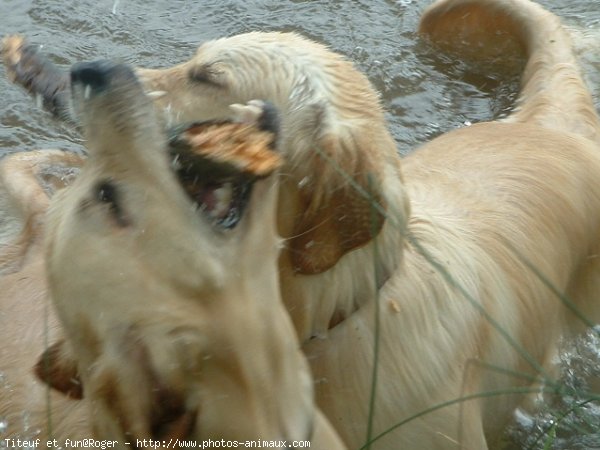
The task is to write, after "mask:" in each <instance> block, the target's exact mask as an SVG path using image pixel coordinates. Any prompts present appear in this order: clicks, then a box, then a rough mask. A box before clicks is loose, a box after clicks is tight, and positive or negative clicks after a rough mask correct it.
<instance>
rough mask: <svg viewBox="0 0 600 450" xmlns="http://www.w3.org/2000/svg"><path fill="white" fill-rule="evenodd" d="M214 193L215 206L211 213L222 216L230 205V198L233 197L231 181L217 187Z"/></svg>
mask: <svg viewBox="0 0 600 450" xmlns="http://www.w3.org/2000/svg"><path fill="white" fill-rule="evenodd" d="M214 195H215V200H216V202H215V208H214V212H213V214H214V215H215V216H216V217H221V216H223V215H224V214H225V213H226V212H227V211H228V210H229V206H230V205H231V200H232V199H233V185H232V184H231V183H225V184H223V186H221V187H220V188H218V189H215V191H214Z"/></svg>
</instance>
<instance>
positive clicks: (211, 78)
mask: <svg viewBox="0 0 600 450" xmlns="http://www.w3.org/2000/svg"><path fill="white" fill-rule="evenodd" d="M220 74H221V72H220V71H219V70H217V69H215V67H214V66H213V65H211V64H203V65H199V66H195V67H192V68H191V69H190V70H189V72H188V78H189V79H190V81H192V82H193V83H202V84H209V85H212V86H216V87H222V86H223V83H222V80H221V77H220Z"/></svg>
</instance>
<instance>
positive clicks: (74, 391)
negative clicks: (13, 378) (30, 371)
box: [34, 340, 83, 399]
mask: <svg viewBox="0 0 600 450" xmlns="http://www.w3.org/2000/svg"><path fill="white" fill-rule="evenodd" d="M34 372H35V374H36V376H37V377H38V378H39V379H40V380H41V381H43V382H44V383H46V384H47V385H49V386H50V387H52V388H54V389H56V390H57V391H60V392H62V393H63V394H65V395H67V396H68V397H71V398H74V399H81V398H83V385H82V384H81V381H80V379H79V373H78V369H77V361H76V360H75V358H74V357H73V355H72V353H71V350H70V348H69V346H68V345H67V343H66V342H65V341H63V340H60V341H58V342H55V343H54V344H53V345H51V346H50V347H48V348H47V349H46V351H44V353H42V356H40V359H39V360H38V362H37V364H36V365H35V367H34Z"/></svg>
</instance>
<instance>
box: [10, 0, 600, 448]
mask: <svg viewBox="0 0 600 450" xmlns="http://www.w3.org/2000/svg"><path fill="white" fill-rule="evenodd" d="M420 32H421V33H422V35H423V36H424V37H426V38H428V39H429V40H430V41H432V42H433V43H434V44H437V45H440V47H446V48H450V49H453V50H455V51H457V52H458V53H459V54H468V55H469V56H470V57H473V56H475V57H477V56H480V57H482V58H486V57H495V58H497V57H502V55H503V53H502V52H511V51H522V52H523V53H524V54H525V56H526V58H527V64H526V66H525V70H524V74H523V80H522V89H521V92H520V96H519V100H518V105H517V108H516V110H515V112H514V113H513V114H511V115H510V116H509V117H508V118H506V119H504V120H502V121H495V122H489V123H481V124H476V125H473V126H470V127H466V128H462V129H459V130H455V131H453V132H450V133H447V134H445V135H443V136H441V137H439V138H437V139H435V140H433V141H432V142H430V143H428V144H426V145H425V146H423V147H422V148H420V149H418V150H417V151H415V152H414V153H412V154H411V155H410V156H408V157H407V158H404V159H403V160H400V158H399V157H398V156H397V153H396V148H395V145H394V142H393V140H392V138H391V137H390V135H389V132H388V131H387V129H386V126H385V122H384V120H383V115H382V112H381V107H380V105H379V100H378V97H377V94H376V93H375V92H374V90H373V88H372V87H371V85H370V84H369V82H368V81H367V79H366V78H365V77H364V76H363V75H361V74H360V73H359V72H358V71H356V70H355V69H354V68H353V66H352V65H351V64H350V63H349V62H347V61H345V60H344V59H343V58H341V57H340V56H339V55H336V54H334V53H332V52H331V51H329V50H327V49H326V48H325V47H323V46H322V45H319V44H316V43H313V42H310V41H308V40H307V39H304V38H302V37H300V36H297V35H295V34H287V33H249V34H244V35H240V36H234V37H230V38H225V39H219V40H216V41H210V42H207V43H204V44H202V45H201V46H200V48H199V49H198V52H197V53H196V55H195V56H194V57H193V58H192V59H191V60H190V61H188V62H185V63H183V64H180V65H177V66H175V67H173V68H170V69H164V70H145V69H139V70H138V74H139V76H140V77H141V79H142V80H143V84H144V86H145V88H146V90H147V91H148V92H149V95H151V96H153V97H154V98H155V104H156V105H157V107H158V108H159V110H161V111H163V112H164V116H165V119H166V121H167V122H168V123H179V122H182V121H189V120H206V119H211V118H218V117H223V116H224V115H225V114H226V111H227V109H226V108H227V106H228V105H229V104H230V103H235V102H246V101H248V100H250V99H252V98H264V99H266V100H269V101H271V102H273V103H274V104H275V105H276V106H277V107H278V108H279V109H280V110H281V111H282V129H281V136H280V142H281V148H282V149H283V153H284V155H285V160H286V162H285V164H284V166H283V168H282V177H281V181H280V187H279V204H278V207H277V229H278V232H279V233H280V234H281V236H282V237H283V238H284V239H285V244H286V245H285V247H284V249H283V251H282V253H281V256H280V258H279V272H280V284H281V293H282V297H283V301H284V303H285V304H286V307H287V310H288V311H289V314H290V316H291V318H292V321H293V323H294V325H295V328H296V330H297V332H298V335H299V337H300V340H301V342H303V344H304V352H305V354H306V355H307V356H308V358H309V361H310V364H311V367H312V370H313V377H314V380H315V382H316V391H317V400H318V403H319V405H320V406H321V407H322V409H323V410H324V412H325V413H326V415H327V416H328V417H329V419H330V420H331V421H332V423H333V425H334V427H335V428H336V430H337V431H338V432H339V433H340V434H341V436H342V437H343V439H344V441H345V442H346V444H347V445H348V446H349V447H350V448H358V447H360V446H361V445H363V444H365V442H366V441H372V445H371V448H373V449H396V448H411V449H449V448H464V449H486V448H489V447H494V446H495V445H496V443H497V440H498V438H499V436H500V434H501V431H502V430H503V428H504V426H505V424H506V421H507V420H509V418H510V414H511V412H512V411H513V410H514V408H515V407H516V406H517V405H518V404H519V402H521V401H522V395H518V393H523V391H527V390H528V389H530V388H531V389H533V388H534V387H535V386H536V383H534V382H533V380H536V379H537V380H540V381H543V382H544V383H545V386H549V387H551V386H552V378H551V375H550V374H549V373H548V371H547V365H546V364H547V362H548V361H549V359H550V357H551V356H552V354H553V353H554V351H555V344H556V341H557V340H558V339H559V337H560V336H562V335H563V334H565V333H569V332H573V331H576V330H578V329H580V328H582V325H585V324H583V323H582V321H581V317H584V318H587V320H588V322H589V323H593V322H595V321H597V320H598V318H599V316H600V311H599V310H600V301H599V300H598V296H599V292H600V277H599V275H600V273H599V272H600V267H599V264H600V262H599V258H598V257H597V255H598V251H599V250H600V249H599V244H600V242H599V237H600V235H599V232H600V177H599V175H600V153H599V152H600V148H599V144H600V139H599V138H598V132H599V130H600V124H599V121H598V116H597V114H596V111H595V109H594V105H593V103H592V100H591V98H590V95H589V92H588V90H587V88H586V86H585V84H584V82H583V81H582V78H581V74H580V72H579V67H578V65H577V62H576V60H575V57H574V55H573V52H572V49H571V44H570V39H569V36H568V35H567V33H566V32H565V30H564V29H563V27H562V26H561V24H560V21H559V20H558V19H557V18H556V17H555V16H554V15H552V14H551V13H549V12H547V11H545V10H544V9H543V8H541V7H540V6H539V5H537V4H535V3H533V2H531V1H529V0H441V1H438V2H436V3H435V4H434V5H432V6H431V7H430V8H429V9H428V10H427V11H426V12H425V14H424V16H423V18H422V21H421V26H420ZM499 44H502V45H499ZM505 44H506V45H505ZM17 81H18V80H17ZM29 88H30V89H35V86H33V88H32V87H31V86H29ZM50 97H52V96H50ZM59 106H60V105H59ZM401 165H402V173H401V169H400V166H401ZM148 282H149V283H150V282H151V279H150V280H148ZM567 299H568V300H569V302H568V304H567V305H565V303H567ZM461 399H462V400H461Z"/></svg>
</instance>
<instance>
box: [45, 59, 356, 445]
mask: <svg viewBox="0 0 600 450" xmlns="http://www.w3.org/2000/svg"><path fill="white" fill-rule="evenodd" d="M71 78H72V82H71V89H72V91H73V97H74V103H75V106H76V109H77V110H78V111H79V114H80V115H81V123H82V125H83V131H84V135H85V137H86V141H87V148H88V151H89V158H88V160H87V161H86V164H85V165H84V167H83V168H82V170H81V173H80V174H79V176H78V177H77V179H76V180H75V181H74V182H73V184H72V185H71V186H70V187H69V188H67V189H64V190H63V191H61V192H60V193H58V194H56V195H55V197H54V199H53V202H52V204H51V206H50V209H49V214H48V218H47V223H46V260H47V267H48V280H49V286H50V291H51V296H52V299H53V302H54V305H55V306H56V310H57V312H58V314H59V316H60V319H61V322H62V324H63V326H64V329H65V332H66V335H67V340H68V342H69V343H71V344H72V348H73V355H74V359H75V361H77V368H78V373H79V378H80V380H81V382H82V385H83V391H84V394H85V399H86V400H87V402H88V403H89V417H90V421H91V423H92V426H93V431H94V436H95V437H96V438H98V439H106V440H111V439H114V440H116V441H117V443H118V444H117V445H118V447H120V448H130V447H134V448H140V447H143V446H146V445H147V444H144V443H143V442H150V441H152V442H159V443H162V445H163V446H167V447H168V448H172V447H173V445H170V444H168V443H169V442H171V440H172V442H175V439H186V440H194V441H195V442H196V443H197V444H203V445H204V443H206V442H207V441H208V440H213V442H215V441H218V442H221V440H223V439H224V440H225V441H226V442H230V443H236V442H237V443H241V444H240V445H245V443H247V442H258V441H261V442H262V441H270V442H272V443H273V442H278V444H276V445H275V448H280V449H287V448H292V447H295V445H294V444H293V441H304V442H306V441H311V447H316V448H320V449H343V448H345V447H344V446H343V444H342V443H341V441H340V440H339V438H338V437H337V435H336V434H335V433H334V432H333V429H332V428H331V426H330V425H329V423H328V422H327V420H326V419H325V418H324V416H323V415H322V414H321V413H320V412H319V411H318V410H317V409H316V407H315V403H314V395H313V393H314V389H313V383H312V379H311V375H310V371H309V366H308V363H307V361H306V359H305V357H304V355H303V354H302V352H301V349H300V344H299V341H298V339H297V337H296V334H295V332H294V328H293V326H292V322H291V320H290V319H289V315H288V314H287V312H286V311H285V309H284V305H283V303H282V302H281V300H280V298H281V297H280V290H279V281H278V276H277V257H278V253H279V249H280V248H281V245H280V244H281V239H280V237H279V235H278V234H277V230H276V215H275V214H276V206H277V205H276V195H277V191H278V190H277V187H276V185H275V183H276V180H277V178H276V177H275V176H271V174H272V172H273V171H274V170H275V169H277V168H278V167H279V165H280V164H281V157H280V155H279V154H278V153H276V152H275V149H274V147H275V141H276V138H277V136H276V132H277V126H278V125H277V122H278V117H277V114H276V112H275V110H274V109H273V108H272V107H267V106H265V105H264V104H263V103H262V102H251V103H250V104H249V105H247V106H242V105H236V106H235V110H236V111H237V116H238V117H239V120H240V121H241V122H238V123H197V124H193V125H191V126H189V127H187V128H184V129H182V130H179V131H177V133H176V134H175V135H174V137H172V139H171V151H172V154H171V156H170V157H169V155H168V154H167V148H168V143H167V136H166V134H165V133H164V132H163V129H162V127H161V126H160V125H159V123H158V122H157V120H156V119H155V113H154V109H153V107H152V103H151V101H150V100H149V99H148V98H146V96H145V94H144V92H143V90H142V86H141V84H140V83H139V82H138V80H137V78H136V76H135V74H134V72H133V71H132V69H131V68H129V67H128V66H125V65H121V64H114V63H109V62H106V61H104V62H102V61H101V62H96V63H86V64H80V65H77V66H75V67H74V68H73V69H72V72H71ZM47 357H48V359H49V360H50V362H49V365H50V367H52V368H54V367H57V365H60V364H64V363H65V359H66V358H65V355H64V354H63V355H57V354H56V353H53V354H50V355H47ZM67 362H68V360H67ZM150 445H152V444H150ZM232 445H233V444H232ZM227 446H229V445H227ZM236 446H237V445H236Z"/></svg>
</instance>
